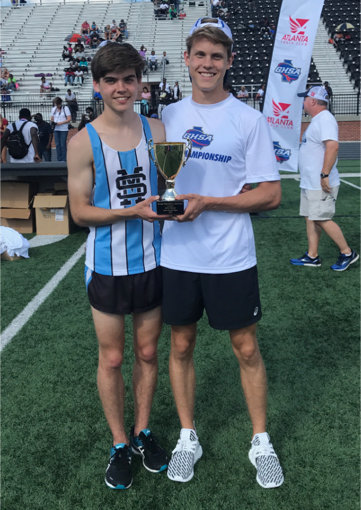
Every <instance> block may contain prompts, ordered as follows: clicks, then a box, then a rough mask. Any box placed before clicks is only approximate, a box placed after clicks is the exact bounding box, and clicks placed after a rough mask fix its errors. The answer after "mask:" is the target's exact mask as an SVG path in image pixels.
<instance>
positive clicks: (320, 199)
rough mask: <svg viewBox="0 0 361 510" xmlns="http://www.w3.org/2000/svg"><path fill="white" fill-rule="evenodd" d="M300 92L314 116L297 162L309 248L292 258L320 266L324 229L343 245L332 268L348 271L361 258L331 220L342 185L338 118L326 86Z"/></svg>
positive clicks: (308, 110) (302, 213)
mask: <svg viewBox="0 0 361 510" xmlns="http://www.w3.org/2000/svg"><path fill="white" fill-rule="evenodd" d="M298 96H299V97H304V98H305V99H304V109H305V112H306V113H308V114H309V115H310V116H311V117H312V121H311V123H310V125H309V126H308V128H307V130H306V132H305V133H304V135H303V137H302V144H301V148H300V152H299V162H298V164H299V170H300V174H301V182H300V188H301V204H300V216H304V217H305V219H306V228H307V238H308V251H307V252H306V253H305V255H303V256H302V257H300V258H298V259H291V264H293V265H295V266H308V267H312V266H314V267H320V266H321V260H320V257H319V256H318V244H319V241H320V236H321V232H322V230H323V231H324V232H326V234H327V235H328V236H329V237H330V238H331V239H332V240H333V241H334V242H335V243H336V244H337V246H338V247H339V249H340V255H339V258H338V260H337V262H336V263H335V264H334V265H333V266H331V269H333V270H334V271H345V270H346V269H347V268H348V267H349V266H350V265H351V264H353V263H354V262H356V260H358V258H359V255H358V254H357V253H356V252H355V251H354V250H352V249H351V248H350V247H349V245H348V244H347V241H346V239H345V238H344V236H343V233H342V231H341V229H340V227H339V226H338V225H337V224H336V223H335V222H334V221H332V218H333V216H334V214H335V206H336V200H337V194H338V189H339V187H340V177H339V175H338V170H337V167H336V164H337V154H338V125H337V121H336V119H335V117H334V116H333V115H332V113H330V112H329V111H328V110H327V106H328V103H329V96H328V92H327V90H326V89H325V88H324V87H319V86H317V87H311V88H310V89H308V90H307V91H306V92H302V93H300V94H298Z"/></svg>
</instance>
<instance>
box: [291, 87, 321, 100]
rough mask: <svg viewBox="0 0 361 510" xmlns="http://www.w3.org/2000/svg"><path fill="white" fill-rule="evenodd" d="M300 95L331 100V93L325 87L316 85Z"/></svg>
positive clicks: (299, 95)
mask: <svg viewBox="0 0 361 510" xmlns="http://www.w3.org/2000/svg"><path fill="white" fill-rule="evenodd" d="M297 95H298V97H312V99H320V100H321V101H326V103H328V102H329V95H328V92H327V90H326V89H325V87H321V86H315V87H310V88H309V89H308V90H306V92H300V93H299V94H297Z"/></svg>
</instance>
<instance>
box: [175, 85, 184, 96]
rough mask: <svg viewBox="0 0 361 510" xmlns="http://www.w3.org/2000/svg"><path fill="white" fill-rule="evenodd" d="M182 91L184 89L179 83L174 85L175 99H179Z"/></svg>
mask: <svg viewBox="0 0 361 510" xmlns="http://www.w3.org/2000/svg"><path fill="white" fill-rule="evenodd" d="M181 93H182V89H181V88H180V86H179V85H178V86H177V85H174V87H173V97H174V99H178V98H179V95H180V94H181Z"/></svg>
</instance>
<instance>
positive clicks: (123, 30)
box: [119, 19, 128, 39]
mask: <svg viewBox="0 0 361 510" xmlns="http://www.w3.org/2000/svg"><path fill="white" fill-rule="evenodd" d="M119 28H120V31H121V33H122V36H125V38H126V39H128V29H127V24H126V23H125V21H124V20H123V19H121V20H120V23H119Z"/></svg>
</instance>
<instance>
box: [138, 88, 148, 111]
mask: <svg viewBox="0 0 361 510" xmlns="http://www.w3.org/2000/svg"><path fill="white" fill-rule="evenodd" d="M150 98H151V94H150V92H149V89H148V87H143V91H142V101H141V103H140V109H141V113H142V115H145V116H148V114H149V101H150Z"/></svg>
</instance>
